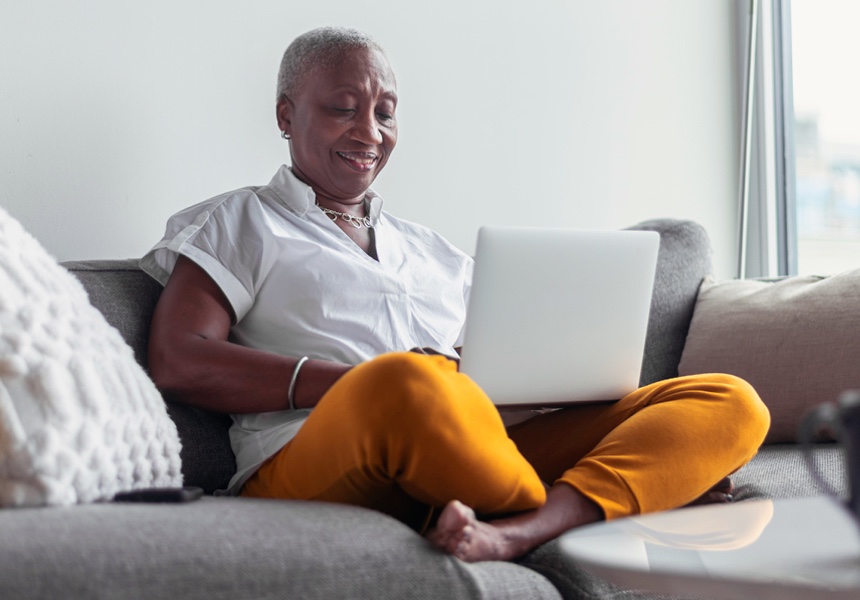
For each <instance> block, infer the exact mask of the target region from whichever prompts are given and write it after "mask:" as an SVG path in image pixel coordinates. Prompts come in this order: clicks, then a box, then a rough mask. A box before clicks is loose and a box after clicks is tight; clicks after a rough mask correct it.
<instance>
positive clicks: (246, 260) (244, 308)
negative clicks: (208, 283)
mask: <svg viewBox="0 0 860 600" xmlns="http://www.w3.org/2000/svg"><path fill="white" fill-rule="evenodd" d="M261 213H262V211H261V210H260V209H259V202H258V201H257V200H256V196H255V195H254V194H253V192H251V191H250V190H242V191H239V192H232V193H230V194H227V195H224V196H219V197H216V198H214V199H212V200H209V201H207V202H203V203H201V204H197V205H195V206H192V207H190V208H188V209H186V210H183V211H181V212H179V213H177V214H175V215H174V216H172V217H171V218H170V219H169V220H168V223H167V228H166V232H165V235H164V237H163V238H162V239H161V240H160V241H159V242H158V243H157V244H156V245H155V246H153V248H152V249H151V250H150V251H149V252H148V253H147V254H146V255H144V257H143V258H142V259H141V260H140V266H141V268H142V269H143V270H144V271H145V272H147V273H149V274H150V275H151V276H152V277H154V278H155V279H156V280H158V281H159V282H160V283H161V284H162V285H165V284H166V283H167V280H168V279H169V277H170V274H171V273H172V272H173V268H174V266H175V265H176V260H177V259H178V257H179V256H185V257H186V258H188V259H189V260H192V261H194V263H195V264H197V265H198V266H199V267H200V268H202V269H203V270H204V271H205V272H206V273H207V274H208V275H209V277H211V278H212V280H213V281H214V282H215V284H216V285H218V287H219V288H220V289H221V291H222V292H223V293H224V295H225V296H226V297H227V300H228V301H229V302H230V305H231V306H232V308H233V311H234V312H235V314H236V318H237V319H241V318H242V317H243V316H244V315H245V314H246V313H247V312H248V310H250V308H251V306H252V305H253V303H254V297H255V295H256V288H257V285H256V284H257V281H258V278H259V275H260V272H261V261H262V260H263V258H264V256H265V252H264V248H263V245H264V243H265V240H264V236H262V235H261V233H260V232H261V230H262V229H261V228H262V227H264V226H265V225H264V221H265V219H264V218H263V216H262V214H261Z"/></svg>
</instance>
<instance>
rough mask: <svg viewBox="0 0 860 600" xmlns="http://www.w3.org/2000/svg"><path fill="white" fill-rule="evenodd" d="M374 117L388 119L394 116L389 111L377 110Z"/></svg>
mask: <svg viewBox="0 0 860 600" xmlns="http://www.w3.org/2000/svg"><path fill="white" fill-rule="evenodd" d="M376 118H377V119H379V120H380V121H390V120H392V119H393V118H394V115H392V114H389V113H383V112H378V113H376Z"/></svg>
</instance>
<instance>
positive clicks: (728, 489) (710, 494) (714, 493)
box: [687, 477, 735, 506]
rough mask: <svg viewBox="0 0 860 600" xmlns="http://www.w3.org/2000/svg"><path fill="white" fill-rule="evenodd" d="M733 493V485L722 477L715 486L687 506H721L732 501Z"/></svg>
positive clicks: (729, 479) (727, 478) (729, 480)
mask: <svg viewBox="0 0 860 600" xmlns="http://www.w3.org/2000/svg"><path fill="white" fill-rule="evenodd" d="M734 491H735V484H734V483H733V482H732V480H731V478H730V477H723V478H722V479H720V480H719V481H718V482H717V484H716V485H715V486H714V487H712V488H711V489H709V490H708V491H707V492H705V493H704V494H702V495H701V496H699V497H698V498H696V499H695V500H693V501H692V502H690V503H689V504H688V505H687V506H697V505H699V504H723V503H727V502H731V501H732V500H734V497H733V496H732V494H733V493H734Z"/></svg>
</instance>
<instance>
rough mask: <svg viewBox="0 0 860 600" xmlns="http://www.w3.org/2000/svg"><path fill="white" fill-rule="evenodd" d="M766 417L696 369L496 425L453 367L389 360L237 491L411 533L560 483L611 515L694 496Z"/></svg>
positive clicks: (748, 450) (358, 378) (501, 507)
mask: <svg viewBox="0 0 860 600" xmlns="http://www.w3.org/2000/svg"><path fill="white" fill-rule="evenodd" d="M769 423H770V417H769V414H768V411H767V408H766V407H765V406H764V404H763V403H762V402H761V400H760V399H759V397H758V395H757V394H756V392H755V391H754V390H753V389H752V387H751V386H750V385H749V384H747V383H746V382H744V381H743V380H741V379H738V378H736V377H733V376H730V375H696V376H691V377H683V378H678V379H671V380H667V381H663V382H659V383H655V384H652V385H649V386H646V387H644V388H641V389H639V390H637V391H635V392H633V393H631V394H630V395H628V396H626V397H625V398H623V399H621V400H620V401H618V402H615V403H611V404H592V405H585V406H576V407H571V408H565V409H562V410H558V411H554V412H550V413H547V414H544V415H541V416H538V417H535V418H533V419H531V420H529V421H526V422H524V423H520V424H518V425H514V426H512V427H511V428H510V429H509V430H506V429H505V426H504V424H503V423H502V420H501V417H500V416H499V413H498V411H497V409H496V408H495V406H494V405H493V404H492V402H491V401H490V400H489V398H487V396H486V394H484V393H483V391H482V390H481V389H480V388H479V387H478V386H477V385H476V384H475V383H474V382H472V380H471V379H470V378H469V377H467V376H465V375H463V374H461V373H459V372H457V367H456V364H455V363H454V362H452V361H449V360H447V359H445V358H444V357H441V356H426V355H420V354H412V353H392V354H386V355H383V356H380V357H379V358H376V359H374V360H371V361H369V362H367V363H364V364H361V365H359V366H357V367H356V368H354V369H352V370H351V371H350V372H348V373H347V374H346V375H345V376H344V377H342V378H341V379H340V381H338V382H337V384H336V385H335V386H333V387H332V389H331V390H329V392H328V393H327V394H326V395H325V397H324V398H323V399H322V400H321V401H320V403H319V404H318V405H317V407H316V408H315V409H314V410H313V411H312V412H311V414H310V417H309V418H308V420H307V422H305V424H304V425H303V426H302V428H301V430H300V431H299V433H298V435H297V436H296V437H295V438H294V439H293V440H292V441H290V442H289V443H288V444H287V445H286V446H284V448H283V449H282V450H281V451H280V452H279V453H278V454H276V455H275V456H274V457H272V458H271V459H270V460H269V461H267V462H266V463H265V464H264V465H263V466H262V467H261V468H260V469H259V471H257V473H256V474H255V475H254V476H253V477H251V479H249V480H248V482H247V483H246V484H245V486H244V488H243V489H242V495H244V496H252V497H264V498H284V499H305V500H323V501H328V502H340V503H347V504H353V505H358V506H365V507H369V508H374V509H376V510H380V511H382V512H385V513H388V514H390V515H392V516H394V517H396V518H398V519H400V520H401V521H403V522H405V523H407V524H409V525H411V526H413V527H415V528H419V527H420V525H421V523H422V522H423V521H424V519H425V516H426V514H427V508H428V506H429V507H440V506H444V505H445V504H447V503H448V501H450V500H452V499H457V500H460V501H462V502H463V503H465V504H467V505H468V506H471V507H472V508H474V509H475V511H476V512H477V513H478V514H479V515H480V514H483V515H493V514H504V513H511V512H517V511H522V510H527V509H533V508H537V507H538V506H540V505H541V504H543V502H544V501H545V499H546V491H545V490H546V488H545V486H544V483H543V482H544V481H545V482H547V483H553V482H556V481H562V482H564V483H567V484H569V485H571V486H573V487H574V488H576V489H577V490H579V491H580V492H581V493H583V494H584V495H585V496H587V497H588V498H590V499H591V500H593V501H594V502H596V503H597V504H598V505H599V506H600V507H601V508H602V509H603V512H604V515H605V516H606V518H607V519H611V518H615V517H620V516H625V515H630V514H637V513H645V512H652V511H656V510H663V509H669V508H675V507H678V506H682V505H684V504H687V503H688V502H691V501H693V500H695V499H696V498H697V497H699V496H700V495H702V494H703V493H704V492H706V491H707V490H708V489H709V488H710V487H712V486H713V485H714V484H715V483H717V482H718V481H719V480H720V479H722V478H723V477H725V476H726V475H729V474H730V473H732V472H734V471H736V470H737V469H739V468H740V467H741V466H743V465H744V464H745V463H746V462H747V461H749V460H750V459H751V458H752V457H753V456H754V455H755V453H756V451H757V449H758V447H759V445H760V444H761V442H762V440H763V439H764V436H765V433H766V432H767V429H768V426H769Z"/></svg>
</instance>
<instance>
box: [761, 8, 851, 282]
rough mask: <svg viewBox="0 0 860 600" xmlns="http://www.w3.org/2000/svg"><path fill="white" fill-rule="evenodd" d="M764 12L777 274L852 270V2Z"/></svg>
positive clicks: (829, 272) (828, 272)
mask: <svg viewBox="0 0 860 600" xmlns="http://www.w3.org/2000/svg"><path fill="white" fill-rule="evenodd" d="M765 8H766V9H770V10H772V15H771V17H772V21H771V23H772V26H773V57H774V59H773V60H774V68H773V71H774V75H775V77H774V80H772V81H775V84H776V85H775V88H774V90H775V92H774V96H775V104H776V105H777V108H776V114H777V118H776V129H777V130H779V129H780V128H782V130H781V131H778V132H777V134H776V138H777V150H776V154H777V156H778V157H780V159H784V160H778V162H779V164H780V166H781V167H782V168H778V169H777V187H778V188H779V191H780V192H781V193H779V194H778V195H777V203H778V205H779V208H778V210H777V212H778V213H780V212H781V213H782V214H781V217H780V225H781V228H782V238H783V239H782V240H781V246H782V248H781V251H782V260H781V261H780V265H779V271H780V274H795V273H798V274H832V273H837V272H840V271H844V270H848V269H853V268H860V81H858V78H857V76H856V73H857V59H858V57H860V36H857V35H856V28H857V23H860V2H857V0H772V3H771V4H769V5H767V6H765ZM766 14H767V10H765V11H764V12H763V15H762V16H765V15H766ZM760 50H762V51H764V52H767V51H768V48H767V46H766V45H764V44H763V45H761V46H760ZM767 83H770V82H766V84H767ZM756 89H757V90H761V87H757V88H756ZM756 116H758V117H760V116H761V113H760V112H757V113H756ZM759 129H760V128H759ZM765 274H772V273H765Z"/></svg>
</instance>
